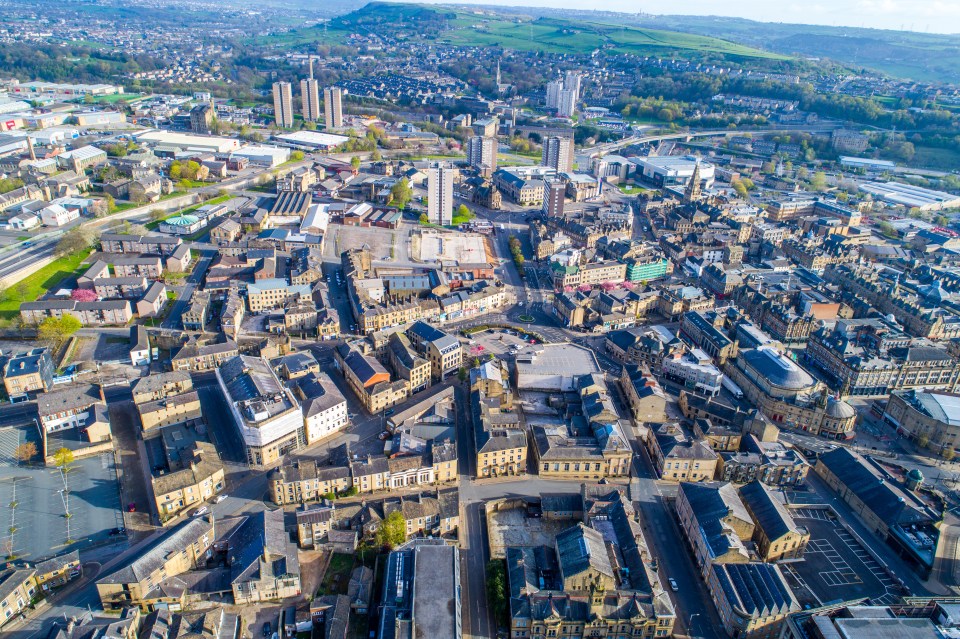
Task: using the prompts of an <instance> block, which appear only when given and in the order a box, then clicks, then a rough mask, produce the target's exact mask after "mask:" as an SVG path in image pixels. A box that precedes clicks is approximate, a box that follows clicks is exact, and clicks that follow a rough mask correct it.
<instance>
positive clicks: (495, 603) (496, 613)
mask: <svg viewBox="0 0 960 639" xmlns="http://www.w3.org/2000/svg"><path fill="white" fill-rule="evenodd" d="M487 605H488V606H490V610H491V611H492V612H493V618H494V619H495V620H496V622H497V624H498V625H502V624H505V623H506V617H507V567H506V565H505V564H504V561H503V560H502V559H491V560H490V561H488V562H487Z"/></svg>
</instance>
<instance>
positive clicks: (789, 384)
mask: <svg viewBox="0 0 960 639" xmlns="http://www.w3.org/2000/svg"><path fill="white" fill-rule="evenodd" d="M741 356H742V357H743V358H744V359H745V360H746V361H747V363H748V364H750V366H751V367H752V368H753V369H754V370H756V371H757V372H758V373H759V374H760V375H761V376H762V377H764V378H766V379H767V380H769V382H770V383H771V384H773V385H774V386H779V387H780V388H786V389H789V390H803V389H805V388H809V387H810V386H813V384H814V381H813V378H812V377H810V374H809V373H808V372H807V371H805V370H803V369H802V368H800V367H799V366H798V365H797V364H796V362H794V361H793V360H791V359H788V358H787V357H785V356H783V355H781V354H780V353H779V352H777V351H776V350H774V349H772V348H766V347H762V346H761V347H760V348H755V349H752V350H747V351H744V352H743V353H741Z"/></svg>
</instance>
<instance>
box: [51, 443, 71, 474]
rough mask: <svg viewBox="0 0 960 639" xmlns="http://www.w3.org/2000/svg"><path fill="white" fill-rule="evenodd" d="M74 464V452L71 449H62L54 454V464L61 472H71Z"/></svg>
mask: <svg viewBox="0 0 960 639" xmlns="http://www.w3.org/2000/svg"><path fill="white" fill-rule="evenodd" d="M72 463H73V451H71V450H70V449H69V448H60V449H58V450H57V452H55V453H54V454H53V464H54V465H55V466H56V467H57V468H59V469H61V470H69V469H70V464H72Z"/></svg>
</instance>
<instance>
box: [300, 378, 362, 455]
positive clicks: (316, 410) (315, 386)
mask: <svg viewBox="0 0 960 639" xmlns="http://www.w3.org/2000/svg"><path fill="white" fill-rule="evenodd" d="M297 390H298V393H299V395H300V400H301V402H302V407H303V420H304V425H305V426H306V431H307V444H308V445H310V444H313V443H315V442H318V441H320V440H322V439H326V438H327V437H330V436H331V435H335V434H337V433H339V432H340V431H341V430H343V429H344V428H346V426H347V423H348V417H349V415H348V413H347V400H346V398H345V397H344V396H343V393H341V392H340V390H339V389H338V388H337V386H336V384H334V383H333V381H332V380H331V379H330V377H329V376H328V375H327V374H326V373H320V374H319V375H308V376H306V377H303V378H301V379H299V380H297Z"/></svg>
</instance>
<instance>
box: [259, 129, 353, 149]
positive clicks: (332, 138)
mask: <svg viewBox="0 0 960 639" xmlns="http://www.w3.org/2000/svg"><path fill="white" fill-rule="evenodd" d="M274 137H275V139H276V140H277V141H278V142H282V143H284V144H288V145H290V146H293V147H298V148H303V149H320V150H322V151H327V150H329V149H332V148H334V147H336V146H340V145H341V144H343V143H344V142H346V141H347V140H348V139H349V138H347V137H344V136H342V135H333V134H331V133H318V132H317V131H296V132H294V133H284V134H283V135H277V136H274Z"/></svg>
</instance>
